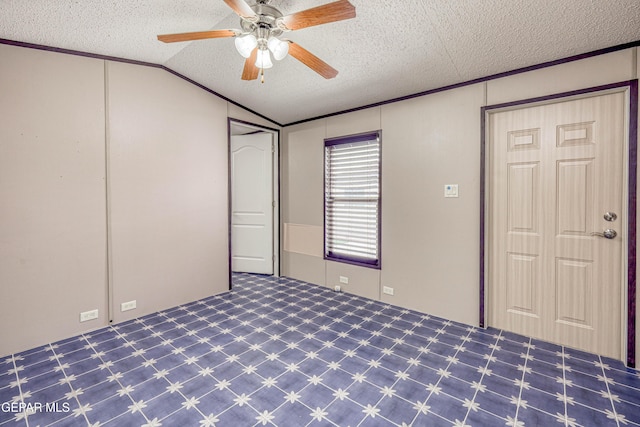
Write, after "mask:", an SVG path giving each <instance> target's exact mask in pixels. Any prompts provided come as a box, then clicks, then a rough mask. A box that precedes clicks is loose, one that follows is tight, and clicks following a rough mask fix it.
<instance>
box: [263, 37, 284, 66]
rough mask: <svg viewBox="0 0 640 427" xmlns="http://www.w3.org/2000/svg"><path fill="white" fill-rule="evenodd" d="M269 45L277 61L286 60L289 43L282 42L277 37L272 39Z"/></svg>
mask: <svg viewBox="0 0 640 427" xmlns="http://www.w3.org/2000/svg"><path fill="white" fill-rule="evenodd" d="M267 45H268V47H269V50H270V51H271V53H273V57H274V58H275V60H276V61H280V60H281V59H284V57H285V56H287V54H288V53H289V42H286V41H282V40H280V39H278V38H277V37H270V38H269V42H268V44H267Z"/></svg>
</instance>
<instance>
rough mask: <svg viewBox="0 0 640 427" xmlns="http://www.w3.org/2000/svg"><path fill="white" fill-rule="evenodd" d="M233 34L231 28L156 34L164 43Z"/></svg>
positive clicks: (233, 35) (231, 35)
mask: <svg viewBox="0 0 640 427" xmlns="http://www.w3.org/2000/svg"><path fill="white" fill-rule="evenodd" d="M235 35H236V33H235V32H234V31H231V30H213V31H197V32H195V33H178V34H163V35H159V36H158V40H160V41H161V42H165V43H174V42H186V41H190V40H202V39H218V38H222V37H235Z"/></svg>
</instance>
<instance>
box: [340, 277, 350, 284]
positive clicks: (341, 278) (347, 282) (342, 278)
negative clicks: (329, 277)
mask: <svg viewBox="0 0 640 427" xmlns="http://www.w3.org/2000/svg"><path fill="white" fill-rule="evenodd" d="M340 283H344V284H345V285H348V284H349V278H348V277H345V276H340Z"/></svg>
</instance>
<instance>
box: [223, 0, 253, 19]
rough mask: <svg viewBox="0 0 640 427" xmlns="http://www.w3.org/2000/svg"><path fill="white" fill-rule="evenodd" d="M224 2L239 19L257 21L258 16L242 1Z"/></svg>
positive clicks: (231, 0)
mask: <svg viewBox="0 0 640 427" xmlns="http://www.w3.org/2000/svg"><path fill="white" fill-rule="evenodd" d="M224 2H225V3H226V4H227V6H229V7H230V8H231V9H233V11H234V12H235V13H237V14H238V15H239V16H240V17H241V18H244V19H249V20H256V19H258V15H256V13H255V12H254V11H253V9H251V7H250V6H249V5H248V4H247V2H246V1H244V0H224Z"/></svg>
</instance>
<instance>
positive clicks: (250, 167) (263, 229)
mask: <svg viewBox="0 0 640 427" xmlns="http://www.w3.org/2000/svg"><path fill="white" fill-rule="evenodd" d="M272 146H273V135H272V134H271V133H270V132H261V133H256V134H250V135H237V136H232V137H231V212H232V216H231V263H232V265H231V268H232V270H233V271H236V272H245V273H260V274H273V158H272Z"/></svg>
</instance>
